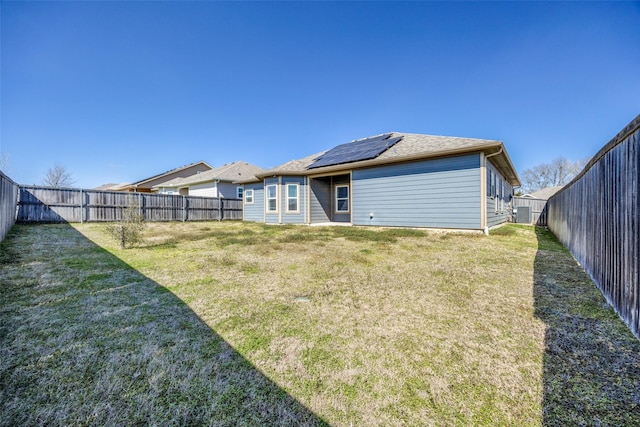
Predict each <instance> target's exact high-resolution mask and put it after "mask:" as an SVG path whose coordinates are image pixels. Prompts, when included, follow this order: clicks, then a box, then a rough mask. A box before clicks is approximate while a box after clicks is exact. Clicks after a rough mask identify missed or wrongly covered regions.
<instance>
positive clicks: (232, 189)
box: [218, 182, 240, 199]
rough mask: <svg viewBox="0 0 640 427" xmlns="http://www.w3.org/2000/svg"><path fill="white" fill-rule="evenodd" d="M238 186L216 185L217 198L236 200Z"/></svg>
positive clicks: (224, 183)
mask: <svg viewBox="0 0 640 427" xmlns="http://www.w3.org/2000/svg"><path fill="white" fill-rule="evenodd" d="M238 187H240V186H239V185H238V184H232V183H230V182H219V183H218V197H224V198H226V199H237V198H238Z"/></svg>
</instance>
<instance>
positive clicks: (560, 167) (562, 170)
mask: <svg viewBox="0 0 640 427" xmlns="http://www.w3.org/2000/svg"><path fill="white" fill-rule="evenodd" d="M586 164H587V161H586V160H584V159H582V160H577V161H575V162H572V161H570V160H567V159H566V158H564V157H558V158H557V159H555V160H553V161H552V162H551V163H542V164H540V165H538V166H534V167H532V168H529V169H525V170H524V171H523V172H522V188H523V189H524V190H525V191H527V192H534V191H538V190H542V189H543V188H547V187H555V186H561V185H565V184H568V183H569V181H571V180H572V179H573V178H574V177H575V176H576V175H577V174H579V173H580V171H581V170H582V168H584V166H585V165H586Z"/></svg>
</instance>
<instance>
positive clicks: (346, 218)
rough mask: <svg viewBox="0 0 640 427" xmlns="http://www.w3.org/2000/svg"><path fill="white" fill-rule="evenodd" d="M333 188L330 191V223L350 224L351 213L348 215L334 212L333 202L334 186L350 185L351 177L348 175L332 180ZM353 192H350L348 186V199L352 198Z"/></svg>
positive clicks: (334, 195) (334, 197) (334, 198)
mask: <svg viewBox="0 0 640 427" xmlns="http://www.w3.org/2000/svg"><path fill="white" fill-rule="evenodd" d="M332 181H333V188H332V189H331V205H332V206H333V207H332V210H333V212H332V213H331V221H333V222H351V211H349V213H338V212H336V211H335V209H336V207H335V200H336V186H337V185H344V184H350V183H351V177H350V176H349V175H340V176H335V177H333V178H332ZM352 193H353V191H352V190H351V186H350V185H349V197H352Z"/></svg>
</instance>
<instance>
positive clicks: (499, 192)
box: [485, 159, 513, 228]
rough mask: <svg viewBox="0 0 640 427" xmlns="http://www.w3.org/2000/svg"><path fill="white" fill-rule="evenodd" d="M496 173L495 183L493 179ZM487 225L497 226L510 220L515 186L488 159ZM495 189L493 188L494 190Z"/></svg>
mask: <svg viewBox="0 0 640 427" xmlns="http://www.w3.org/2000/svg"><path fill="white" fill-rule="evenodd" d="M494 175H495V184H493V185H492V183H491V179H492V176H494ZM485 179H486V180H487V227H489V228H491V227H495V226H496V225H500V224H503V223H505V222H507V221H508V220H509V215H511V205H512V204H511V202H512V194H513V187H512V186H511V185H510V184H509V183H508V182H507V181H506V180H505V178H504V176H502V175H501V174H500V172H498V171H497V169H496V168H495V167H494V166H493V165H492V164H491V160H490V159H487V175H486V177H485ZM492 189H493V190H492Z"/></svg>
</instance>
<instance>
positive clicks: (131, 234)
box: [107, 197, 146, 249]
mask: <svg viewBox="0 0 640 427" xmlns="http://www.w3.org/2000/svg"><path fill="white" fill-rule="evenodd" d="M145 225H146V224H145V222H144V215H142V213H141V212H140V208H139V206H138V205H137V203H136V201H135V200H134V198H133V197H132V198H129V199H128V200H127V206H126V207H125V208H123V209H122V219H121V220H120V222H117V223H115V224H111V225H109V226H108V227H107V231H108V232H109V234H111V235H112V236H113V237H114V238H115V239H116V240H117V241H118V243H119V244H120V249H125V248H127V247H129V248H130V247H133V246H136V245H138V244H139V243H140V242H142V232H143V231H144V228H145Z"/></svg>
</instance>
